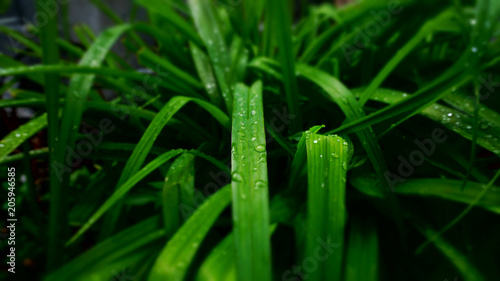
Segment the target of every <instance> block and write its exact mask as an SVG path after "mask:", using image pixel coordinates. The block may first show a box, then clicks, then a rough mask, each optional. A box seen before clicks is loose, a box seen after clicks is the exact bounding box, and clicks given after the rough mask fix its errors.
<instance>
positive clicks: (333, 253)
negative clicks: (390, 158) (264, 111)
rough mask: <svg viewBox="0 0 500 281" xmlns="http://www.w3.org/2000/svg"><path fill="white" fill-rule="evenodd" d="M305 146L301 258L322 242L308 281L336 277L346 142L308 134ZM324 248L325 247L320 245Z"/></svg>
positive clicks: (338, 272) (342, 219) (341, 235)
mask: <svg viewBox="0 0 500 281" xmlns="http://www.w3.org/2000/svg"><path fill="white" fill-rule="evenodd" d="M306 149H307V220H308V221H307V235H306V236H307V238H306V248H305V252H304V258H307V257H316V256H318V255H317V253H316V252H315V251H317V248H318V247H319V245H320V244H323V246H324V243H326V245H328V246H326V247H328V248H326V249H325V251H326V253H327V254H328V256H327V258H323V257H325V255H326V254H325V255H323V256H322V259H324V261H321V262H318V268H317V269H316V270H315V271H313V272H311V273H310V274H309V280H318V281H319V280H340V278H341V274H342V261H343V254H342V251H343V250H342V249H343V247H344V246H345V245H343V244H344V227H345V221H346V210H345V192H346V173H347V160H348V159H347V157H348V145H347V142H345V141H344V140H343V139H342V138H340V137H338V136H332V137H330V136H322V135H317V134H310V135H309V136H308V137H306ZM324 247H325V246H324Z"/></svg>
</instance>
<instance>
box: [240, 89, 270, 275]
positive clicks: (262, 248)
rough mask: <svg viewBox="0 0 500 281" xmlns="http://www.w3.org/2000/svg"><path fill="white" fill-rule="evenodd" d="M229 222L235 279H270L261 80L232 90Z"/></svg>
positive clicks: (265, 154) (265, 155)
mask: <svg viewBox="0 0 500 281" xmlns="http://www.w3.org/2000/svg"><path fill="white" fill-rule="evenodd" d="M231 138H232V139H231V170H232V173H231V175H232V183H231V185H232V189H233V222H234V227H233V229H234V233H235V248H236V255H237V256H238V261H237V263H238V266H237V268H238V270H237V275H238V280H242V281H244V280H263V281H265V280H271V246H270V236H269V200H268V181H267V153H266V136H265V131H264V113H263V105H262V82H260V81H259V82H256V83H254V84H253V85H252V87H250V88H248V87H246V86H245V85H243V84H238V85H237V86H236V90H235V92H234V112H233V127H232V137H231Z"/></svg>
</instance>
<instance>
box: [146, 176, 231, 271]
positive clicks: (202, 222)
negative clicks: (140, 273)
mask: <svg viewBox="0 0 500 281" xmlns="http://www.w3.org/2000/svg"><path fill="white" fill-rule="evenodd" d="M230 201H231V187H230V186H229V185H227V186H225V187H223V188H222V189H220V190H219V191H218V192H216V193H215V194H214V195H212V196H211V197H210V198H209V199H208V200H207V201H205V202H204V203H203V204H202V205H201V206H200V208H199V209H198V210H196V212H195V213H194V214H193V215H192V216H191V217H190V218H189V219H188V220H187V221H186V222H185V223H184V224H183V225H182V227H181V228H180V229H179V230H178V231H177V232H176V233H175V235H174V236H173V237H172V239H170V240H169V241H168V243H167V245H166V246H165V248H163V250H162V251H161V253H160V255H159V256H158V258H157V259H156V262H155V264H154V266H153V268H152V269H151V272H150V274H149V278H148V280H149V281H157V280H158V281H159V280H172V281H181V280H184V276H185V275H186V273H187V269H188V267H189V265H190V264H191V261H192V260H193V257H194V255H195V254H196V251H197V250H198V248H199V247H200V244H201V242H203V239H204V238H205V235H206V234H207V232H208V231H209V230H210V228H211V227H212V225H213V223H214V222H215V220H216V219H217V217H218V216H219V214H220V213H221V212H222V211H223V210H224V209H225V208H226V206H227V205H228V204H229V202H230ZM193 234H195V235H193Z"/></svg>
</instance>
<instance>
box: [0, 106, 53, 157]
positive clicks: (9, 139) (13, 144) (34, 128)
mask: <svg viewBox="0 0 500 281" xmlns="http://www.w3.org/2000/svg"><path fill="white" fill-rule="evenodd" d="M45 126H47V114H46V113H44V114H42V115H40V116H38V117H36V118H34V119H32V120H30V121H29V122H27V123H26V124H23V125H21V126H20V127H19V128H17V129H16V130H14V131H12V132H10V133H9V134H8V135H7V136H5V137H4V138H3V139H2V140H1V141H0V161H3V160H4V159H5V158H6V157H7V156H8V155H9V154H10V153H11V152H12V151H14V150H15V149H16V148H18V147H19V146H20V145H21V144H22V143H23V142H25V141H26V140H27V139H29V138H30V137H32V136H33V135H35V134H36V133H38V132H39V131H40V130H42V129H43V128H45Z"/></svg>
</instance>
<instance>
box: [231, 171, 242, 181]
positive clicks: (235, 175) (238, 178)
mask: <svg viewBox="0 0 500 281" xmlns="http://www.w3.org/2000/svg"><path fill="white" fill-rule="evenodd" d="M231 178H232V179H233V181H235V182H242V181H243V177H242V176H241V175H240V174H239V173H238V172H233V173H232V174H231Z"/></svg>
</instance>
